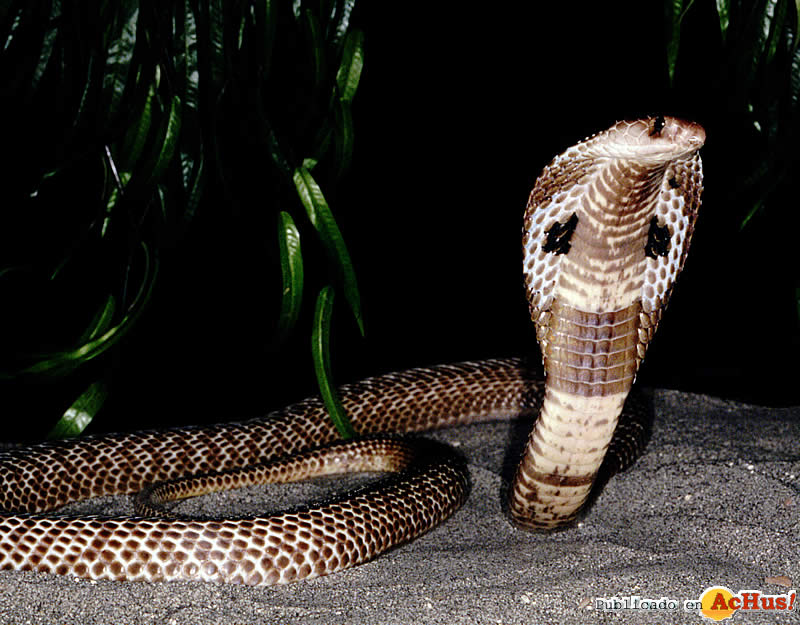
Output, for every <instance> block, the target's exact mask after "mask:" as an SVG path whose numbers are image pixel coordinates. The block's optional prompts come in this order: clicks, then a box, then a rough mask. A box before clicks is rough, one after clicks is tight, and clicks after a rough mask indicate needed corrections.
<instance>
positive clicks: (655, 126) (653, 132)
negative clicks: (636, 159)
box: [650, 115, 666, 137]
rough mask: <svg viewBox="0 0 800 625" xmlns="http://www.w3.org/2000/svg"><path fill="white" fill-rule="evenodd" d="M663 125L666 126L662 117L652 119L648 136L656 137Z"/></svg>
mask: <svg viewBox="0 0 800 625" xmlns="http://www.w3.org/2000/svg"><path fill="white" fill-rule="evenodd" d="M664 124H666V121H665V120H664V116H663V115H659V116H658V117H654V118H653V121H652V122H651V125H650V136H651V137H657V136H658V135H659V134H661V131H662V130H664Z"/></svg>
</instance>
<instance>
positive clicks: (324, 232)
mask: <svg viewBox="0 0 800 625" xmlns="http://www.w3.org/2000/svg"><path fill="white" fill-rule="evenodd" d="M293 178H294V184H295V187H296V189H297V194H298V195H299V196H300V201H301V202H302V203H303V206H304V207H305V209H306V213H308V218H309V220H310V221H311V224H312V225H313V226H314V228H315V229H316V231H317V233H318V234H319V237H320V240H321V241H322V245H323V247H324V248H325V251H326V252H327V254H328V258H329V259H330V260H331V262H333V263H334V266H335V267H336V268H337V269H338V272H339V275H340V279H341V280H342V286H343V288H344V296H345V299H346V300H347V303H348V304H349V305H350V309H351V310H352V311H353V316H354V317H355V319H356V323H357V324H358V328H359V330H360V331H361V334H362V335H363V334H364V321H363V319H362V317H361V296H360V294H359V292H358V283H357V281H356V273H355V269H353V263H352V262H351V261H350V254H349V252H348V251H347V246H346V245H345V242H344V239H343V238H342V233H341V231H340V230H339V226H338V225H336V220H335V219H334V217H333V213H331V209H330V207H329V206H328V203H327V202H326V201H325V196H324V195H323V194H322V190H321V189H320V188H319V185H318V184H317V183H316V181H315V180H314V178H313V177H312V176H311V173H310V172H309V171H308V170H307V169H306V168H305V167H299V168H297V169H295V171H294V176H293Z"/></svg>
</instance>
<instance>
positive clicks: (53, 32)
mask: <svg viewBox="0 0 800 625" xmlns="http://www.w3.org/2000/svg"><path fill="white" fill-rule="evenodd" d="M60 19H61V0H53V4H52V5H51V6H50V19H49V20H48V22H49V23H48V26H47V30H46V31H45V35H44V41H43V42H42V49H41V50H40V51H39V60H38V61H37V63H36V68H35V69H34V70H33V78H32V80H31V87H30V88H31V91H33V90H35V89H36V88H37V87H38V86H39V83H40V82H41V80H42V76H44V73H45V70H47V66H48V64H49V63H50V57H51V56H52V53H53V44H55V41H56V37H57V36H58V23H59V21H60Z"/></svg>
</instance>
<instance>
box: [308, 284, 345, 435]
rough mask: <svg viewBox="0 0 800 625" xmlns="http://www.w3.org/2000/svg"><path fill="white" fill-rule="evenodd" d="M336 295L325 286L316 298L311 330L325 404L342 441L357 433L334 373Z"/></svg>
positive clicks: (315, 371)
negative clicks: (332, 347)
mask: <svg viewBox="0 0 800 625" xmlns="http://www.w3.org/2000/svg"><path fill="white" fill-rule="evenodd" d="M333 294H334V291H333V289H332V288H331V287H330V286H326V287H325V288H323V289H322V290H321V291H320V293H319V295H318V296H317V303H316V306H315V307H314V326H313V328H312V330H311V357H312V359H313V361H314V373H315V374H316V376H317V384H318V385H319V392H320V395H322V402H323V403H324V404H325V408H327V409H328V414H329V416H330V418H331V419H332V420H333V423H334V425H335V426H336V429H337V430H338V431H339V435H340V436H341V437H342V438H353V436H355V434H356V431H355V429H354V428H353V425H352V423H350V419H349V418H348V416H347V413H346V412H345V410H344V406H343V405H342V401H341V399H339V395H338V393H337V392H336V388H335V386H334V384H333V375H332V373H331V354H330V333H331V317H332V316H333Z"/></svg>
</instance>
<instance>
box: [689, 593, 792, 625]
mask: <svg viewBox="0 0 800 625" xmlns="http://www.w3.org/2000/svg"><path fill="white" fill-rule="evenodd" d="M796 598H797V591H795V590H791V591H789V592H788V593H786V594H785V595H765V594H764V593H762V592H761V591H759V590H740V591H739V592H737V593H733V592H731V590H730V589H729V588H725V587H724V586H715V587H713V588H707V589H706V590H705V592H703V594H702V595H701V596H700V614H701V615H703V616H704V617H706V618H707V619H711V620H713V621H722V620H725V619H727V618H731V617H732V616H733V614H734V612H736V611H737V610H763V611H778V610H780V611H784V612H786V611H790V610H794V604H795V599H796Z"/></svg>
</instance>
